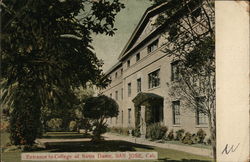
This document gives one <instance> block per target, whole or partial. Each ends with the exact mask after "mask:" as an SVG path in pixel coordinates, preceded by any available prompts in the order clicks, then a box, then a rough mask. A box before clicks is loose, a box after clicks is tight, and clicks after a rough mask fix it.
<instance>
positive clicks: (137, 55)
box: [136, 53, 141, 62]
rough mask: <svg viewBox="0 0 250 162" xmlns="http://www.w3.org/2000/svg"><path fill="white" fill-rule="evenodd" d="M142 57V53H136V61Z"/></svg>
mask: <svg viewBox="0 0 250 162" xmlns="http://www.w3.org/2000/svg"><path fill="white" fill-rule="evenodd" d="M140 59H141V55H140V53H137V54H136V62H137V61H139V60H140Z"/></svg>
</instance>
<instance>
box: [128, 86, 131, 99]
mask: <svg viewBox="0 0 250 162" xmlns="http://www.w3.org/2000/svg"><path fill="white" fill-rule="evenodd" d="M130 96H131V83H128V97H130Z"/></svg>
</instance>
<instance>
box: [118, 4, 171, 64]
mask: <svg viewBox="0 0 250 162" xmlns="http://www.w3.org/2000/svg"><path fill="white" fill-rule="evenodd" d="M167 4H168V2H164V3H162V4H160V5H158V6H151V7H149V8H148V9H147V10H146V11H145V13H144V14H143V16H142V18H141V20H140V21H139V23H138V25H137V26H136V28H135V30H134V32H133V33H132V35H131V36H130V38H129V40H128V42H127V44H126V45H125V47H124V48H123V50H122V52H121V54H120V55H119V57H118V60H121V59H122V58H123V57H124V56H125V55H126V52H127V51H128V50H129V49H130V48H131V47H132V46H133V44H134V43H135V41H136V40H137V39H138V37H139V36H140V34H141V33H142V32H143V29H144V28H145V26H146V25H147V23H148V21H149V19H150V18H151V17H153V16H155V15H157V14H159V13H161V12H162V11H164V9H165V7H166V6H167Z"/></svg>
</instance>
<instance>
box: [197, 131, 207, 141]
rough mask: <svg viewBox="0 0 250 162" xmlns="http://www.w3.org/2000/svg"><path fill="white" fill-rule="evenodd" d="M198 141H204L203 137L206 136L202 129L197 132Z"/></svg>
mask: <svg viewBox="0 0 250 162" xmlns="http://www.w3.org/2000/svg"><path fill="white" fill-rule="evenodd" d="M196 135H197V138H198V143H204V139H205V137H206V132H205V131H204V130H202V129H199V130H198V132H197V134H196Z"/></svg>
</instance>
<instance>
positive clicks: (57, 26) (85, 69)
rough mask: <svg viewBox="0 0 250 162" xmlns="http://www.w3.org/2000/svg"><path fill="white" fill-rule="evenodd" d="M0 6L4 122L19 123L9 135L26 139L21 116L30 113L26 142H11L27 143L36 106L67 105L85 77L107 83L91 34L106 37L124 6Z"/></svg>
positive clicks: (105, 2) (114, 0) (59, 0)
mask: <svg viewBox="0 0 250 162" xmlns="http://www.w3.org/2000/svg"><path fill="white" fill-rule="evenodd" d="M0 5H1V9H2V12H1V13H2V14H1V20H2V21H1V22H2V26H1V43H2V48H1V54H2V58H1V59H2V60H1V63H2V65H1V70H2V78H3V79H2V82H3V84H2V87H3V89H4V90H3V91H4V93H3V96H2V99H3V100H4V103H5V104H8V105H9V106H10V107H12V110H11V111H10V112H11V114H10V115H11V117H12V118H13V120H12V121H13V122H11V126H10V127H12V126H13V125H15V124H17V123H19V124H20V125H19V126H18V128H19V129H16V130H14V129H13V131H11V134H12V136H13V137H14V136H20V137H18V138H20V139H23V138H26V137H25V136H26V134H22V133H20V132H22V131H23V126H24V125H23V124H22V120H23V119H28V118H30V117H31V116H34V118H33V117H31V118H30V119H29V120H27V122H26V123H25V124H26V125H27V127H26V128H27V129H26V130H25V131H27V132H32V133H31V134H33V135H34V137H32V138H30V139H31V141H29V142H26V141H24V142H23V143H22V142H20V140H18V142H14V143H15V144H32V143H33V142H34V139H35V138H36V135H35V134H36V130H35V128H33V125H34V123H39V121H40V116H41V108H42V107H47V108H54V107H60V106H63V107H71V106H72V104H74V102H76V101H77V100H76V96H75V94H74V89H76V88H78V87H80V86H82V87H85V86H86V83H87V82H91V83H93V84H94V85H97V86H101V87H102V86H104V87H105V86H106V85H107V83H108V79H107V78H105V77H104V74H103V73H102V70H101V66H102V61H100V60H98V58H97V57H96V55H95V53H94V51H93V48H92V46H91V42H92V38H91V33H96V34H107V35H110V36H112V35H113V34H114V31H115V30H116V29H115V27H114V18H115V16H116V14H117V12H119V11H120V10H121V9H122V8H123V7H124V5H123V4H121V3H120V2H119V0H111V1H110V0H49V1H48V0H39V1H37V0H22V1H8V0H3V1H1V2H0ZM34 101H36V102H34ZM23 111H25V112H28V111H30V112H32V113H34V114H31V113H25V112H23ZM17 115H18V117H17ZM21 116H22V117H21Z"/></svg>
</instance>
